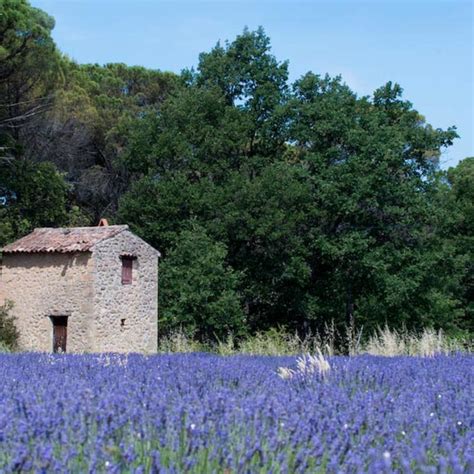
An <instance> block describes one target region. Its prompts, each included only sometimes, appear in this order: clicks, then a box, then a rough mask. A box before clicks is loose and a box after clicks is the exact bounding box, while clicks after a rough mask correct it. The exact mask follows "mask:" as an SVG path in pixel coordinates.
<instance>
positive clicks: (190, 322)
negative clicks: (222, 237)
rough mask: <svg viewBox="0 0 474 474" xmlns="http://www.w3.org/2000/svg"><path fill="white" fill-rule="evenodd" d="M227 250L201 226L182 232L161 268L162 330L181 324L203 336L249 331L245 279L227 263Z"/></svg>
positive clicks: (222, 335)
mask: <svg viewBox="0 0 474 474" xmlns="http://www.w3.org/2000/svg"><path fill="white" fill-rule="evenodd" d="M226 252H227V250H226V248H225V246H224V245H223V244H220V243H217V242H214V241H213V240H212V239H211V238H210V237H209V236H208V235H207V234H206V232H205V230H204V229H202V228H201V227H199V226H198V225H192V227H191V228H190V229H189V230H184V231H182V232H181V233H180V234H179V236H178V238H177V240H176V244H175V246H174V248H173V249H172V250H171V251H170V252H169V254H168V256H167V257H166V258H165V259H164V260H163V263H162V264H161V266H160V307H161V308H162V311H161V318H160V322H159V329H160V331H162V332H165V333H166V332H168V331H172V330H173V329H175V328H182V329H183V330H185V331H186V332H188V333H190V334H192V335H196V336H197V337H198V338H200V339H201V340H207V339H215V338H224V337H226V335H227V334H229V333H230V332H232V333H233V334H235V335H237V336H238V335H241V334H242V333H243V332H244V331H245V318H244V313H243V311H242V309H241V305H240V296H239V293H238V285H239V278H240V277H239V274H238V273H236V272H235V271H233V270H232V269H231V268H229V267H228V266H227V265H226V264H225V257H226Z"/></svg>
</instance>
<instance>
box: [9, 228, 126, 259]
mask: <svg viewBox="0 0 474 474" xmlns="http://www.w3.org/2000/svg"><path fill="white" fill-rule="evenodd" d="M127 229H128V225H111V226H104V227H70V228H59V229H53V228H49V227H44V228H39V229H35V230H34V231H33V232H32V233H31V234H28V235H26V236H25V237H23V238H21V239H19V240H17V241H15V242H13V243H11V244H10V245H7V246H6V247H4V248H3V249H2V251H3V252H4V253H17V252H18V253H19V252H23V253H32V252H60V253H67V252H87V251H90V250H92V247H94V245H96V244H97V243H98V242H100V241H102V240H105V239H110V238H111V237H114V236H115V235H117V234H119V233H120V232H122V231H124V230H127Z"/></svg>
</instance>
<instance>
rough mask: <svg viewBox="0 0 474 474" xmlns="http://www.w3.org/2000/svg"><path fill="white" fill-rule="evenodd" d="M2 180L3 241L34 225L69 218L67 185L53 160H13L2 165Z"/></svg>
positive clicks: (0, 242)
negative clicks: (44, 161) (42, 161)
mask: <svg viewBox="0 0 474 474" xmlns="http://www.w3.org/2000/svg"><path fill="white" fill-rule="evenodd" d="M0 183H1V186H0V197H2V198H3V200H2V203H3V204H0V215H1V216H2V221H1V224H0V245H3V244H5V243H7V242H8V241H10V240H12V239H13V238H14V237H18V236H22V235H24V234H26V233H28V232H30V231H31V230H32V229H33V228H35V227H48V226H58V225H63V224H66V223H67V222H68V214H67V209H66V204H67V194H68V186H67V185H66V183H65V181H64V179H63V176H62V175H61V174H60V173H58V171H57V170H56V169H55V167H54V166H53V165H52V164H51V163H39V164H35V163H31V162H28V161H23V160H21V161H20V160H17V161H13V162H11V163H8V164H7V165H6V166H4V167H2V168H1V169H0Z"/></svg>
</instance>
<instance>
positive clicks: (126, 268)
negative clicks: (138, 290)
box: [122, 255, 133, 285]
mask: <svg viewBox="0 0 474 474" xmlns="http://www.w3.org/2000/svg"><path fill="white" fill-rule="evenodd" d="M132 277H133V257H130V256H128V255H123V256H122V285H131V284H132Z"/></svg>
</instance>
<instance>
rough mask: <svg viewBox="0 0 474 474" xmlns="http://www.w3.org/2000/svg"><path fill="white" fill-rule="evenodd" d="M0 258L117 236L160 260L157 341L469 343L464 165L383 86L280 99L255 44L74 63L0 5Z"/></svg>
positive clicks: (33, 14) (327, 86) (280, 67)
mask: <svg viewBox="0 0 474 474" xmlns="http://www.w3.org/2000/svg"><path fill="white" fill-rule="evenodd" d="M0 13H1V14H0V97H1V103H0V150H1V152H0V219H1V220H0V244H4V243H5V242H8V241H11V240H13V239H15V238H17V237H18V236H20V235H23V234H25V233H27V232H29V231H30V230H31V229H32V228H33V227H35V226H62V225H93V224H95V223H96V222H97V220H98V219H99V218H100V217H108V218H109V219H111V220H112V221H115V222H119V223H128V224H129V225H130V226H131V228H132V230H134V231H135V232H136V233H138V234H139V235H140V236H142V237H143V238H144V239H145V240H147V241H148V242H149V243H151V244H152V245H154V246H155V247H157V248H159V249H160V250H161V252H162V253H163V260H162V265H161V270H160V281H161V288H160V289H161V291H160V305H161V306H160V307H161V314H160V321H161V322H160V324H161V326H160V327H161V330H163V331H167V330H170V329H173V328H176V327H178V326H179V327H181V328H184V329H185V330H186V331H190V332H194V333H195V334H196V335H197V336H198V337H199V338H201V339H208V338H215V337H218V338H221V337H223V336H225V334H226V333H227V332H228V331H232V332H233V333H234V334H241V335H244V334H246V333H249V332H254V331H257V330H264V329H267V328H270V327H274V326H277V325H282V326H285V327H287V328H288V329H290V330H298V331H301V332H302V333H305V332H308V331H315V330H319V329H321V328H322V327H323V326H324V324H326V323H328V322H329V321H331V320H334V322H335V323H336V325H338V326H344V325H346V324H347V323H355V324H356V325H357V326H358V327H362V326H363V327H364V328H365V329H367V330H370V329H372V328H374V327H375V326H377V325H383V324H385V323H387V324H388V325H389V326H392V327H401V326H406V327H407V328H411V329H413V328H414V329H416V328H421V327H426V326H433V327H435V328H443V329H445V330H449V331H474V306H473V288H474V278H473V237H472V236H473V225H474V224H473V223H474V158H467V159H465V160H463V161H461V162H460V164H459V165H458V166H457V167H456V168H452V169H450V170H448V171H447V172H445V171H442V170H440V168H439V157H440V154H441V152H442V150H443V149H444V148H446V147H448V146H450V145H451V144H452V142H453V140H454V139H456V138H457V134H456V130H455V128H454V127H452V128H449V129H448V130H440V129H435V128H433V127H431V126H430V125H429V124H428V123H427V122H426V121H425V119H424V117H423V116H422V115H421V114H420V113H418V112H417V111H416V110H414V109H413V107H412V104H411V103H410V102H408V101H407V100H405V99H404V98H403V97H402V89H401V88H400V86H398V85H397V84H393V83H388V84H385V85H383V86H382V87H380V88H379V89H377V90H376V91H375V92H374V93H373V95H372V96H370V97H359V96H357V94H355V93H354V92H353V91H352V90H351V89H350V88H349V87H348V86H347V85H346V84H345V83H344V82H343V80H342V79H341V78H340V77H329V76H327V75H326V76H324V75H317V74H314V73H312V72H309V73H307V74H306V75H304V76H303V77H301V78H300V79H298V80H297V81H295V82H294V83H293V84H290V82H289V80H288V64H287V63H286V62H280V61H278V60H277V59H276V58H275V57H274V56H273V55H272V53H271V50H270V40H269V38H268V37H267V36H266V35H265V33H264V31H263V30H262V29H259V30H257V31H254V32H251V31H247V30H244V32H243V33H242V34H241V35H240V36H238V37H237V38H236V39H235V40H234V41H233V42H231V43H226V44H224V45H222V44H217V45H216V47H215V48H213V49H212V50H211V51H210V52H208V53H203V54H201V55H200V57H199V64H198V66H197V68H196V69H195V70H194V69H190V70H184V71H183V72H182V73H181V74H180V75H175V74H171V73H164V72H160V71H153V70H148V69H145V68H141V67H129V66H126V65H123V64H108V65H105V66H98V65H80V64H77V63H75V62H74V61H72V60H70V59H69V58H67V57H65V56H64V55H62V54H61V53H60V52H59V51H58V50H57V48H56V46H55V44H54V42H53V40H52V39H51V30H52V28H53V27H54V21H53V19H52V18H51V17H49V16H48V15H47V14H46V13H44V12H42V11H40V10H38V9H36V8H33V7H31V6H30V5H29V4H28V3H27V2H26V1H24V0H0Z"/></svg>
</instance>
